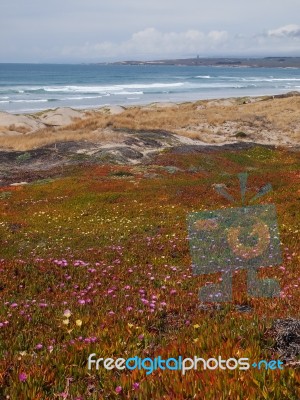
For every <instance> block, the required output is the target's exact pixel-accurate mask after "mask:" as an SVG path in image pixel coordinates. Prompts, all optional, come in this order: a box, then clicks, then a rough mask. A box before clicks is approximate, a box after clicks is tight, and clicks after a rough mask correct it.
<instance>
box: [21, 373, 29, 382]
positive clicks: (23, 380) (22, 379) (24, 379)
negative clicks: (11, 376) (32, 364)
mask: <svg viewBox="0 0 300 400" xmlns="http://www.w3.org/2000/svg"><path fill="white" fill-rule="evenodd" d="M26 379H27V375H26V374H25V372H21V373H20V374H19V381H20V382H25V381H26Z"/></svg>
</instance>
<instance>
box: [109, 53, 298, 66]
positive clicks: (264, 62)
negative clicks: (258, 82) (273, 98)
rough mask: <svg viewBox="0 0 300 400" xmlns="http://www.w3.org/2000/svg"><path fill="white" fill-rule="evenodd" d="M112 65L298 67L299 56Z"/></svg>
mask: <svg viewBox="0 0 300 400" xmlns="http://www.w3.org/2000/svg"><path fill="white" fill-rule="evenodd" d="M112 64H114V65H177V66H180V65H182V66H216V67H260V68H262V67H265V68H300V57H264V58H202V57H200V56H197V57H195V58H184V59H170V60H153V61H137V60H132V61H118V62H115V63H112Z"/></svg>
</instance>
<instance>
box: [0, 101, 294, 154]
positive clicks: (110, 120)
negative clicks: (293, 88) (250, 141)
mask: <svg viewBox="0 0 300 400" xmlns="http://www.w3.org/2000/svg"><path fill="white" fill-rule="evenodd" d="M216 103H217V104H216ZM299 110H300V97H288V98H281V99H280V98H275V99H269V100H266V101H257V102H253V103H248V104H241V101H239V99H236V100H232V104H231V105H222V103H220V104H218V102H216V101H214V102H211V101H199V102H195V103H184V104H181V105H179V106H177V105H174V107H166V108H155V107H131V108H129V109H127V110H125V111H124V112H123V113H121V114H117V115H109V114H106V113H104V112H103V111H101V112H93V113H90V116H89V117H88V118H86V119H83V120H77V121H74V122H73V123H72V124H71V125H69V126H67V127H63V128H59V129H55V130H54V129H53V128H47V129H43V130H40V131H36V132H34V133H30V134H26V135H25V134H23V135H20V136H11V137H9V136H5V135H2V136H0V147H2V148H12V149H15V150H29V149H32V148H37V147H40V146H43V145H46V144H50V143H53V142H58V141H70V140H72V141H77V140H89V141H107V140H114V138H113V137H112V136H109V138H108V137H107V135H106V136H105V134H104V133H103V131H104V130H105V128H110V130H114V129H129V130H139V129H162V130H168V131H171V132H174V133H178V134H180V135H183V136H186V137H189V138H192V139H199V138H201V134H203V133H206V134H210V133H213V134H215V133H216V132H218V134H220V133H222V131H223V130H224V131H226V129H224V127H225V126H224V124H227V125H228V124H229V126H230V124H232V126H233V127H234V129H236V127H238V129H237V130H245V129H246V130H247V129H249V130H250V131H251V130H252V131H254V130H255V131H256V132H259V131H261V130H264V131H269V132H270V133H272V132H275V131H276V132H277V133H280V134H282V135H283V136H284V135H287V136H288V137H290V138H291V139H293V140H294V141H299V142H300V134H299V132H300V114H299ZM232 129H233V128H232ZM99 132H102V133H101V134H100V133H99ZM234 133H235V132H232V134H234ZM116 139H120V137H117V138H116Z"/></svg>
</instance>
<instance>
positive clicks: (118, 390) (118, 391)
mask: <svg viewBox="0 0 300 400" xmlns="http://www.w3.org/2000/svg"><path fill="white" fill-rule="evenodd" d="M121 392H122V386H117V387H116V393H118V394H119V393H121Z"/></svg>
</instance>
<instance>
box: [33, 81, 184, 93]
mask: <svg viewBox="0 0 300 400" xmlns="http://www.w3.org/2000/svg"><path fill="white" fill-rule="evenodd" d="M183 85H184V83H183V82H177V83H149V84H143V83H132V84H124V85H112V86H75V85H74V86H73V85H70V86H45V87H43V88H35V89H34V90H40V89H43V90H44V91H46V92H75V93H76V92H80V93H102V92H115V91H116V92H118V91H124V90H126V89H159V88H167V87H180V86H183Z"/></svg>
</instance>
